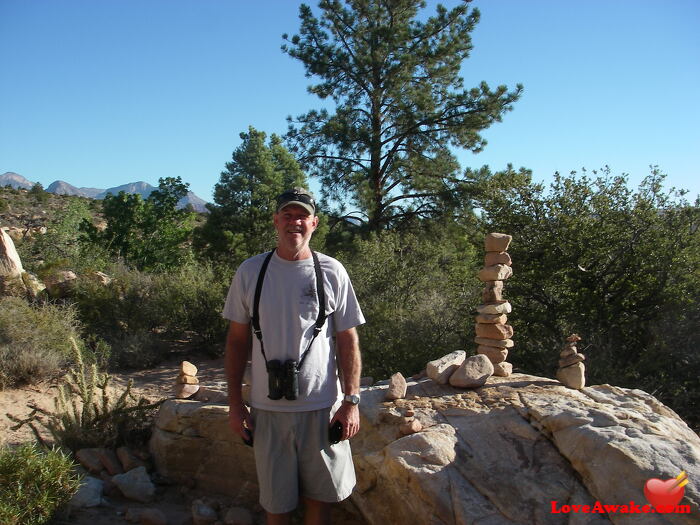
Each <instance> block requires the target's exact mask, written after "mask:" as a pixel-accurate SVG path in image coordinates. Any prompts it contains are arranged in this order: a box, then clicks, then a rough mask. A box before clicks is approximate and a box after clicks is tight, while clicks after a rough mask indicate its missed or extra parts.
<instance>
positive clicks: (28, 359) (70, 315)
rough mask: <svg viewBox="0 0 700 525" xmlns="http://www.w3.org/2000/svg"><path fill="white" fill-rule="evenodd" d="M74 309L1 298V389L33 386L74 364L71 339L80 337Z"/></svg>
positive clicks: (14, 298)
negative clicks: (28, 384)
mask: <svg viewBox="0 0 700 525" xmlns="http://www.w3.org/2000/svg"><path fill="white" fill-rule="evenodd" d="M78 326H79V325H78V321H77V319H76V312H75V309H74V308H73V307H71V306H60V305H55V304H29V303H27V302H26V301H25V300H23V299H20V298H17V297H3V298H0V387H2V388H5V387H8V386H12V385H16V384H21V383H31V382H35V381H39V380H41V379H45V378H47V377H50V376H52V375H54V374H56V373H58V372H59V370H60V368H61V367H62V366H65V365H66V364H67V363H69V362H70V361H71V355H72V349H71V345H70V342H69V340H70V338H71V337H76V336H77V334H78Z"/></svg>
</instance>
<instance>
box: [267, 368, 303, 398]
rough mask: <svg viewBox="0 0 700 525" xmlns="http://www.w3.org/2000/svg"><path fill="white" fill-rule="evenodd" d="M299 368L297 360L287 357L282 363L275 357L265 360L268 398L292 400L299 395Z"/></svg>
mask: <svg viewBox="0 0 700 525" xmlns="http://www.w3.org/2000/svg"><path fill="white" fill-rule="evenodd" d="M298 376H299V368H298V367H297V362H296V361H294V360H293V359H288V360H287V361H285V362H284V363H282V362H281V361H279V360H277V359H273V360H271V361H268V362H267V387H268V390H269V393H268V394H267V397H269V398H270V399H275V400H276V399H282V397H284V398H285V399H287V400H289V401H294V400H295V399H296V398H297V396H298V395H299V377H298Z"/></svg>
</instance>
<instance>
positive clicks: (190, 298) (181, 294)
mask: <svg viewBox="0 0 700 525" xmlns="http://www.w3.org/2000/svg"><path fill="white" fill-rule="evenodd" d="M156 283H157V285H156V290H157V291H156V293H157V296H158V303H159V310H160V317H161V319H163V321H164V325H165V326H166V328H167V330H168V332H169V333H170V334H171V335H172V336H174V337H181V338H182V337H186V338H191V337H192V336H194V337H195V338H196V339H197V340H198V341H197V342H199V343H200V344H201V345H202V347H203V349H204V350H206V351H207V352H208V353H210V354H212V355H220V354H221V353H222V352H223V346H224V340H225V338H226V328H227V323H226V321H225V320H224V319H223V318H222V317H221V311H222V310H223V308H224V301H225V300H226V293H227V291H228V287H229V284H230V277H229V276H220V275H218V274H217V273H216V272H215V271H214V269H213V268H212V267H211V266H210V265H205V264H188V265H186V266H183V267H182V268H179V269H178V270H176V271H174V272H173V273H168V274H160V275H158V276H157V278H156Z"/></svg>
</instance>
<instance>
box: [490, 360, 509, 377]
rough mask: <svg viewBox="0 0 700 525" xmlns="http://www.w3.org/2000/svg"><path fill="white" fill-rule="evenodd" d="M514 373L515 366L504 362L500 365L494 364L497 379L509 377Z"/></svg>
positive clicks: (494, 373)
mask: <svg viewBox="0 0 700 525" xmlns="http://www.w3.org/2000/svg"><path fill="white" fill-rule="evenodd" d="M512 373H513V365H512V364H510V363H507V362H505V361H502V362H500V363H494V365H493V375H495V376H496V377H508V376H509V375H511V374H512Z"/></svg>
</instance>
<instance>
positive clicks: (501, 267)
mask: <svg viewBox="0 0 700 525" xmlns="http://www.w3.org/2000/svg"><path fill="white" fill-rule="evenodd" d="M511 275H513V269H512V268H511V267H510V266H508V265H506V264H494V265H493V266H486V267H484V268H482V269H481V270H479V274H478V277H479V280H481V281H503V280H505V279H508V278H509V277H510V276H511Z"/></svg>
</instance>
